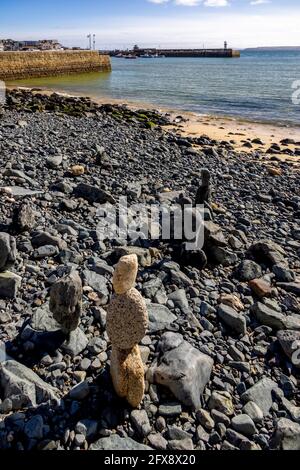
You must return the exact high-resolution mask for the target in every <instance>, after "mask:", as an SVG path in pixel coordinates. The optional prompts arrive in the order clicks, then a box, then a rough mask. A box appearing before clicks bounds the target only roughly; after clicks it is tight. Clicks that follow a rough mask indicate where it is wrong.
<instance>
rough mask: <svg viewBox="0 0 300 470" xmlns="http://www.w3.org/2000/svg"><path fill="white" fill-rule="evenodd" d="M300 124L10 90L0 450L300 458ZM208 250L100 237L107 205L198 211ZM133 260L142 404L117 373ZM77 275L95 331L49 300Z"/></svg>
mask: <svg viewBox="0 0 300 470" xmlns="http://www.w3.org/2000/svg"><path fill="white" fill-rule="evenodd" d="M299 135H300V134H299V132H298V129H297V128H293V127H286V128H284V127H281V128H276V126H273V125H269V127H268V126H267V125H259V124H254V123H245V122H241V121H236V120H233V119H232V120H230V119H228V118H226V119H225V118H224V119H223V118H222V117H218V118H214V117H209V116H203V117H199V116H196V115H191V114H189V113H181V114H177V113H174V112H171V111H170V110H163V111H161V110H160V111H157V110H153V109H151V108H150V107H146V108H144V109H137V108H136V107H135V108H133V107H130V106H126V105H120V104H105V103H97V102H94V101H92V100H91V99H90V98H81V97H71V96H63V95H61V94H59V93H53V94H51V93H42V92H41V91H39V90H36V91H29V90H24V89H23V90H22V89H11V90H9V91H8V93H7V100H6V104H5V105H4V106H3V107H2V109H0V158H1V167H0V225H1V227H0V247H1V252H0V358H1V363H0V448H2V449H16V450H110V449H116V450H118V449H119V450H122V449H123V450H124V449H127V450H130V449H132V450H152V449H153V450H155V451H162V450H171V451H182V450H184V451H197V450H217V451H218V450H271V449H282V450H300V395H299V383H300V372H299V371H300V352H299V350H300V346H299V344H300V343H299V341H300V302H299V295H300V261H299V256H300V186H299V157H300V140H299ZM204 168H205V169H206V170H208V172H209V175H210V181H211V198H210V201H209V211H208V212H207V214H206V218H205V221H204V246H203V247H202V248H201V249H199V250H195V251H194V252H193V253H192V255H191V254H190V253H188V252H186V251H185V249H184V246H183V244H181V243H174V241H172V240H160V239H159V240H154V241H152V240H150V239H143V238H141V239H138V240H131V239H130V237H129V239H128V240H127V241H126V243H124V242H120V241H119V240H115V239H113V238H111V239H105V240H102V239H100V238H99V236H98V233H97V217H98V213H99V209H101V207H102V205H103V204H105V203H107V202H109V203H111V204H112V205H114V204H116V201H117V200H118V198H119V197H121V196H126V197H127V198H128V200H129V202H130V203H131V204H136V203H140V204H150V205H151V204H154V205H155V204H159V203H161V202H162V201H164V202H167V203H170V204H171V203H178V204H183V203H185V204H191V205H193V204H194V201H195V197H196V194H197V190H198V188H199V186H200V185H201V175H202V170H203V169H204ZM127 254H136V255H137V258H138V262H139V271H138V276H137V283H136V289H137V290H138V291H139V292H140V294H141V295H142V296H143V298H144V299H145V301H146V304H147V310H148V314H149V325H148V330H147V333H146V336H145V337H144V338H143V339H142V341H141V342H140V344H139V348H140V352H141V357H142V360H143V364H144V370H145V385H146V389H145V396H144V399H143V401H142V404H141V405H140V406H139V407H138V408H137V409H133V408H131V407H130V405H129V404H128V403H127V402H126V401H125V400H122V399H120V398H119V397H118V396H117V395H116V393H115V390H114V387H113V385H112V382H111V377H110V357H111V343H110V339H109V337H108V334H107V329H106V317H107V311H106V310H107V306H108V305H109V302H110V299H111V296H112V293H113V289H112V276H113V273H114V268H115V266H116V263H117V262H118V260H119V259H120V257H122V256H123V255H127ZM72 270H76V271H77V272H78V273H79V276H80V278H81V280H82V284H83V301H82V313H81V316H80V323H79V326H78V328H77V329H76V330H75V332H74V334H71V335H66V334H65V332H64V331H62V330H61V329H60V328H59V326H58V325H57V324H56V323H55V321H54V319H53V317H52V314H51V310H50V307H49V292H50V289H51V287H52V286H53V285H54V284H55V283H56V282H57V281H58V280H60V279H62V278H63V277H64V276H65V275H68V274H69V273H70V272H71V271H72ZM297 345H298V346H297Z"/></svg>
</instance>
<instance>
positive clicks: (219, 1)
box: [204, 0, 229, 7]
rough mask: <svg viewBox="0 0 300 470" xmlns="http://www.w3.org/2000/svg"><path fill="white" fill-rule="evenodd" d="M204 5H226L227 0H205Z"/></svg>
mask: <svg viewBox="0 0 300 470" xmlns="http://www.w3.org/2000/svg"><path fill="white" fill-rule="evenodd" d="M204 5H205V6H206V7H227V6H228V5H229V2H228V1H227V0H205V2H204Z"/></svg>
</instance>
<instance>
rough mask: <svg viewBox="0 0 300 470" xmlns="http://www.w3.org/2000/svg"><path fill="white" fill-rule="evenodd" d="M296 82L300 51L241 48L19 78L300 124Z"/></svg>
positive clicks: (160, 103) (158, 104)
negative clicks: (218, 54)
mask: <svg viewBox="0 0 300 470" xmlns="http://www.w3.org/2000/svg"><path fill="white" fill-rule="evenodd" d="M295 81H299V83H298V88H300V51H269V52H264V51H244V52H243V51H242V52H241V58H234V59H228V58H226V59H225V58H224V59H223V58H216V59H214V58H191V59H189V58H153V59H142V58H139V59H137V60H125V59H119V58H113V59H112V72H111V73H101V74H99V73H92V74H80V75H76V76H63V77H55V78H42V79H31V80H25V81H24V80H22V81H18V82H14V83H18V84H19V85H23V86H39V87H45V88H50V89H55V90H60V91H64V92H67V93H75V94H80V95H84V96H91V97H95V98H101V99H103V98H105V99H106V98H107V101H109V100H110V99H118V100H121V101H122V100H124V101H130V102H137V103H145V104H146V103H147V104H149V103H151V104H153V105H155V106H156V107H164V108H173V109H178V110H185V111H194V112H197V113H199V114H214V115H222V116H235V117H240V118H244V119H247V120H253V121H267V122H276V123H279V124H287V123H290V124H297V125H298V124H300V104H296V103H295V104H293V101H292V95H293V93H294V92H295V90H294V89H293V88H292V85H293V83H294V82H295ZM298 96H299V98H300V93H299V94H298Z"/></svg>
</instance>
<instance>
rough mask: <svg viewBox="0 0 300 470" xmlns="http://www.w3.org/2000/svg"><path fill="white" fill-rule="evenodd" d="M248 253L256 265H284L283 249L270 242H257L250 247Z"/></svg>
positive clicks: (265, 240) (284, 254)
mask: <svg viewBox="0 0 300 470" xmlns="http://www.w3.org/2000/svg"><path fill="white" fill-rule="evenodd" d="M248 252H249V254H250V255H251V256H253V257H254V259H255V260H256V261H257V262H258V263H265V264H267V265H269V266H274V264H283V265H285V264H286V259H285V256H286V253H285V251H284V249H283V248H281V246H279V245H278V244H277V243H275V242H273V241H272V240H267V239H264V240H258V241H257V242H255V243H253V245H251V247H250V248H249V251H248Z"/></svg>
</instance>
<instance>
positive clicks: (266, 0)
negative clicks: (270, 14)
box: [250, 0, 271, 5]
mask: <svg viewBox="0 0 300 470" xmlns="http://www.w3.org/2000/svg"><path fill="white" fill-rule="evenodd" d="M266 3H271V0H253V1H252V2H250V5H265V4H266Z"/></svg>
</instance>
